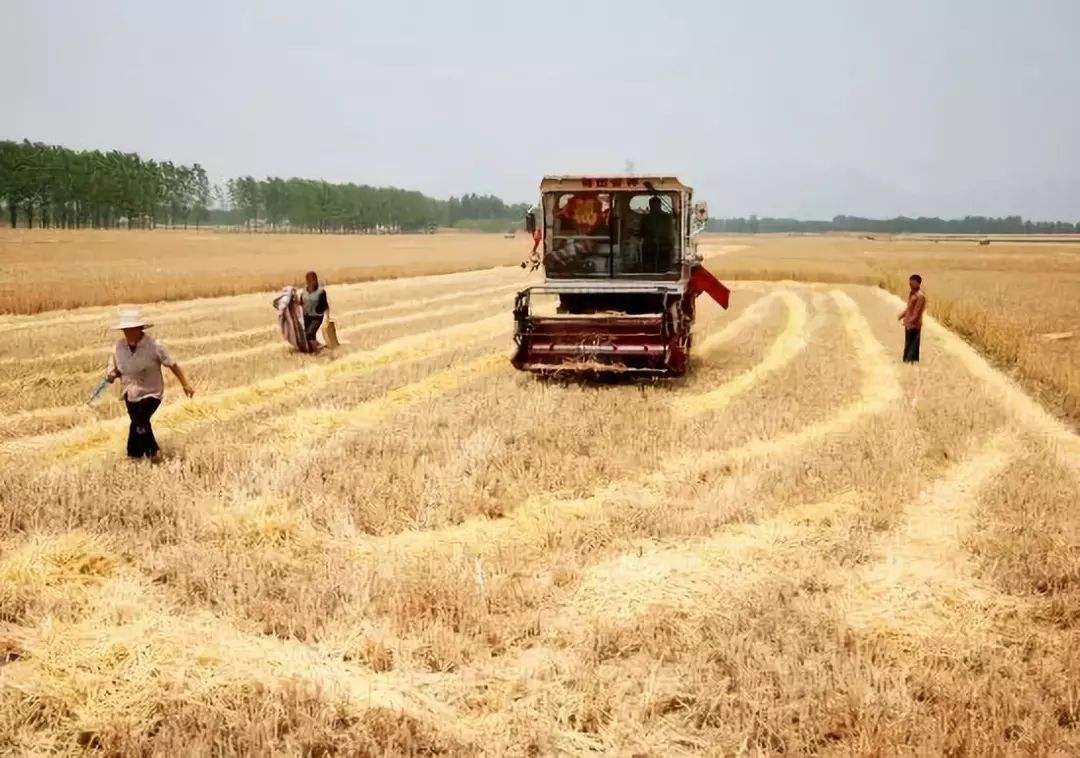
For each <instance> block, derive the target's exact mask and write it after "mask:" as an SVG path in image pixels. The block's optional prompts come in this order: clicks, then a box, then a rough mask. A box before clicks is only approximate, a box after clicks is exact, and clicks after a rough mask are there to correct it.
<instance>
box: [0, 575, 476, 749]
mask: <svg viewBox="0 0 1080 758" xmlns="http://www.w3.org/2000/svg"><path fill="white" fill-rule="evenodd" d="M113 558H114V559H115V561H116V562H119V559H118V558H117V557H115V556H113ZM93 569H94V570H95V571H99V572H103V573H105V574H106V575H105V576H100V575H97V576H85V575H84V576H79V575H77V574H75V575H68V576H64V577H58V583H59V584H61V586H62V585H64V584H67V585H68V587H69V588H70V590H71V591H72V592H75V593H79V594H80V595H81V596H82V597H81V598H80V599H81V600H82V601H83V603H84V604H85V605H86V606H87V607H88V612H87V613H86V614H85V617H84V619H83V620H80V621H77V622H68V621H60V620H51V619H50V620H46V621H44V622H42V623H40V624H38V625H36V626H34V627H26V626H16V625H14V624H0V634H2V636H3V639H4V641H5V643H6V644H7V645H8V646H14V647H15V649H17V650H19V652H20V655H19V659H18V660H15V661H13V662H10V663H8V664H7V665H5V666H3V667H2V668H0V688H2V687H9V688H13V689H16V690H18V691H20V692H21V693H23V695H24V696H25V697H29V698H35V697H43V698H49V697H50V696H51V693H54V692H55V689H56V688H58V687H63V688H65V689H66V690H68V691H69V692H70V691H71V690H74V692H71V693H70V694H71V695H73V697H71V699H70V700H69V701H68V702H71V703H72V704H73V705H74V707H73V708H72V709H71V710H69V711H66V712H65V713H64V714H62V715H61V716H60V718H59V726H60V728H62V729H63V730H64V731H68V732H70V733H71V737H70V739H71V742H72V744H74V735H75V734H78V733H80V732H89V733H90V734H94V731H95V729H97V728H98V727H99V725H100V724H116V723H118V722H121V723H128V724H132V725H134V726H135V727H136V731H138V732H142V731H146V730H148V729H150V728H152V725H153V724H154V723H156V722H157V721H158V720H159V719H160V714H159V713H157V709H158V708H160V705H161V698H163V697H174V696H175V695H176V693H178V692H179V693H182V695H183V697H184V698H185V699H186V700H188V701H191V702H196V703H199V704H201V705H204V706H206V707H210V706H211V705H212V704H213V702H214V700H215V698H216V697H217V696H218V695H217V693H219V692H221V691H222V690H226V691H227V690H228V689H229V688H231V687H235V688H245V687H266V688H268V689H270V690H271V691H274V692H282V693H283V692H286V691H288V690H290V689H293V688H296V687H299V688H300V689H301V690H302V691H305V692H310V693H317V694H318V695H319V696H320V697H321V698H325V699H327V700H328V701H330V702H331V703H333V704H334V705H336V706H337V707H338V708H340V709H341V710H342V711H343V712H345V713H349V714H353V715H356V716H363V715H364V714H365V713H367V712H369V711H382V712H386V713H390V714H400V715H404V716H406V717H407V718H410V719H414V720H415V721H417V722H419V723H421V724H424V725H426V726H428V727H432V728H434V729H435V730H436V732H437V734H438V736H439V737H441V738H444V739H445V738H451V739H453V740H455V741H458V742H461V743H472V742H475V740H476V737H477V735H476V733H475V731H474V729H473V728H472V727H471V726H470V725H467V724H466V723H465V722H464V721H463V720H462V719H461V716H460V714H458V713H457V712H456V711H455V710H454V709H453V708H452V707H450V706H448V705H445V704H443V703H442V702H440V701H439V700H438V699H436V698H435V697H433V696H432V695H429V694H427V690H428V689H429V687H430V686H431V685H432V684H435V683H438V682H439V681H440V680H441V679H443V678H444V675H440V674H423V673H419V672H413V673H409V674H407V675H402V674H401V673H397V672H395V673H376V672H373V671H371V670H370V669H367V668H364V667H361V666H358V665H355V664H351V663H348V662H346V661H344V660H342V656H341V653H340V651H337V650H334V649H331V648H328V647H325V646H322V645H317V644H305V643H302V642H298V641H294V640H282V639H279V638H276V637H271V636H267V635H259V634H252V633H248V632H244V631H241V630H239V629H237V628H236V627H235V626H233V625H232V624H231V623H229V622H228V621H226V620H224V619H222V618H219V617H217V616H214V615H212V614H210V613H206V612H201V613H195V614H187V613H184V612H183V610H181V609H178V608H176V607H174V606H173V605H172V603H171V602H170V601H169V600H168V599H167V598H166V597H165V596H164V595H163V593H162V591H161V590H160V589H159V588H157V587H155V586H152V585H150V583H149V581H148V579H147V578H145V577H143V576H141V575H140V574H138V573H137V572H135V571H133V570H131V569H129V568H127V567H126V566H120V567H119V568H118V569H113V568H111V567H109V566H107V565H106V566H102V565H95V566H93ZM86 617H88V618H86ZM117 619H123V620H122V621H118V620H117ZM159 691H160V692H159ZM166 693H171V694H169V695H167V694H166ZM55 726H58V725H55V724H54V727H55Z"/></svg>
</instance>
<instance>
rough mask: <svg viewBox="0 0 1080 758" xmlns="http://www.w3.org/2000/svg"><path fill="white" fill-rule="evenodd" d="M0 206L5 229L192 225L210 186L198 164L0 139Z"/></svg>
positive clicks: (201, 217)
mask: <svg viewBox="0 0 1080 758" xmlns="http://www.w3.org/2000/svg"><path fill="white" fill-rule="evenodd" d="M0 202H2V203H3V205H4V209H5V211H6V214H7V216H8V221H9V222H10V224H11V226H12V227H15V226H17V225H19V224H20V223H21V224H22V225H23V226H26V227H33V226H42V227H64V228H72V229H77V228H82V227H93V228H112V227H116V226H120V225H126V226H127V227H128V228H134V227H138V228H148V227H150V228H152V227H154V226H156V225H158V224H169V225H181V224H182V225H184V226H187V225H188V224H194V225H196V226H198V225H199V224H200V223H201V222H203V221H205V220H206V219H207V218H208V216H209V211H208V209H209V207H210V202H211V188H210V180H209V178H208V177H207V175H206V171H204V170H203V168H202V166H200V165H199V164H198V163H195V164H193V165H191V166H184V165H178V164H174V163H172V162H171V161H161V162H159V161H154V160H143V159H142V158H140V157H139V156H138V155H137V154H135V153H122V152H120V151H118V150H111V151H109V152H102V151H100V150H72V149H71V148H67V147H61V146H59V145H45V144H42V143H40V142H29V141H26V140H24V141H23V142H12V141H0Z"/></svg>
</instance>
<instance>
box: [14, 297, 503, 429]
mask: <svg viewBox="0 0 1080 758" xmlns="http://www.w3.org/2000/svg"><path fill="white" fill-rule="evenodd" d="M502 300H503V297H492V298H488V299H486V300H484V301H482V302H479V303H466V304H463V305H456V306H444V307H442V308H437V309H435V310H430V311H419V312H417V313H408V314H404V315H401V316H388V317H386V318H381V319H375V320H373V321H368V322H365V323H362V324H356V325H354V326H349V327H344V328H341V329H339V330H338V336H339V337H348V336H350V335H354V334H361V333H363V332H366V331H370V330H371V329H376V328H378V327H384V326H396V325H399V324H410V323H413V322H415V321H424V320H427V319H429V318H440V317H442V316H450V315H453V314H456V313H467V312H469V311H474V310H481V309H483V308H488V307H491V306H493V305H496V304H497V303H499V302H501V301H502ZM274 329H276V327H274ZM162 342H163V343H164V344H165V346H166V347H170V348H171V347H172V345H173V342H172V341H171V340H162ZM114 344H115V343H114ZM109 352H111V350H110V351H107V352H105V353H104V360H103V361H102V366H101V368H95V369H89V370H87V371H79V372H70V373H57V372H55V371H48V372H45V373H41V374H32V375H30V376H24V377H19V378H16V379H12V380H9V381H6V382H3V383H2V384H0V388H3V389H6V390H10V391H19V390H22V389H26V388H33V387H36V388H40V387H42V386H46V387H56V386H64V385H67V384H70V383H71V382H77V381H80V382H89V381H93V380H95V379H98V378H100V377H101V376H102V375H103V373H104V364H105V361H107V360H108V356H109ZM275 352H277V353H281V354H282V355H287V354H289V353H294V352H296V351H295V350H294V349H293V348H292V347H290V346H289V345H286V344H285V343H284V341H282V340H281V339H276V340H273V341H271V342H266V343H261V344H258V345H253V346H251V347H243V348H231V349H228V350H222V351H219V352H216V353H207V354H205V355H196V356H195V357H193V358H186V359H184V360H182V361H178V362H179V363H180V364H181V365H183V366H184V367H185V368H186V367H189V366H200V365H203V364H206V363H212V362H214V361H221V360H230V359H235V358H249V357H251V356H255V355H263V354H266V353H275ZM36 410H40V409H36ZM24 413H26V414H33V413H34V411H25V412H24ZM28 417H31V418H32V415H31V416H28Z"/></svg>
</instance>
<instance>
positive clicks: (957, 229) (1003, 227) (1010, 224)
mask: <svg viewBox="0 0 1080 758" xmlns="http://www.w3.org/2000/svg"><path fill="white" fill-rule="evenodd" d="M707 231H710V232H718V233H728V234H770V233H771V234H776V233H781V232H789V233H802V234H815V233H818V234H820V233H823V232H868V233H876V234H1076V233H1080V221H1078V222H1076V223H1075V224H1074V223H1072V222H1069V221H1031V220H1030V219H1024V218H1023V217H1022V216H1002V217H994V216H964V217H963V218H955V219H943V218H938V217H936V216H919V217H917V218H910V217H908V216H896V217H895V218H885V219H875V218H865V217H862V216H834V217H833V218H832V220H831V221H802V220H799V219H794V218H770V217H767V216H766V217H763V218H758V217H757V216H754V215H751V216H749V217H737V218H710V219H709V225H708V227H707Z"/></svg>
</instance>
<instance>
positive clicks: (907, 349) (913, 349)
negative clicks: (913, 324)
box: [904, 329, 922, 363]
mask: <svg viewBox="0 0 1080 758" xmlns="http://www.w3.org/2000/svg"><path fill="white" fill-rule="evenodd" d="M921 338H922V329H905V330H904V363H918V362H919V342H920V340H921Z"/></svg>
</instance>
